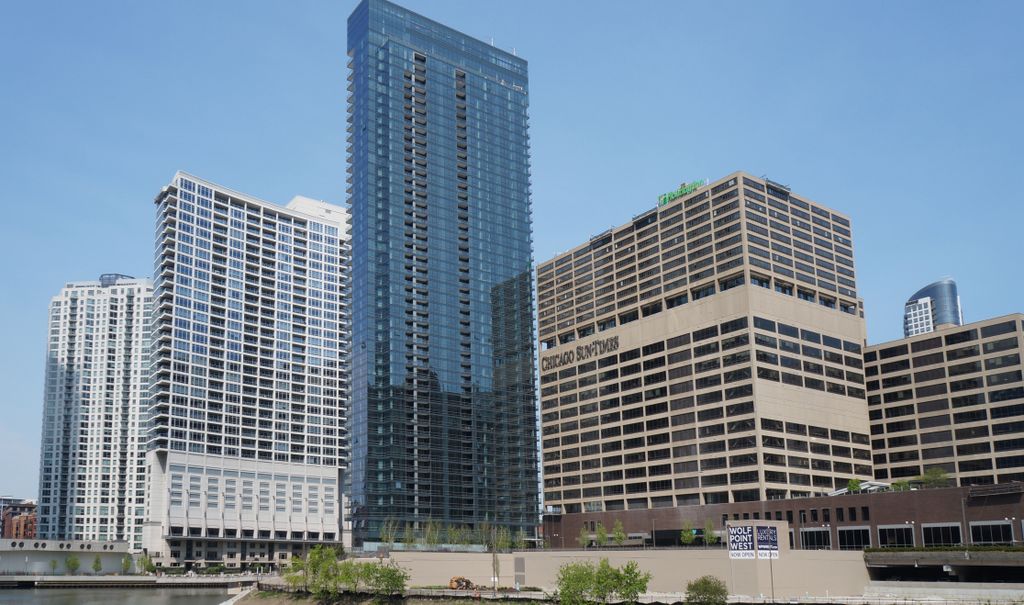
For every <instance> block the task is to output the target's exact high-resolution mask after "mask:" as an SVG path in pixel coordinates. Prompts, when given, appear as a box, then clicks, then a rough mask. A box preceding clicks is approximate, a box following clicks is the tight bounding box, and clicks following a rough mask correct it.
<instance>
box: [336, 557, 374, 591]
mask: <svg viewBox="0 0 1024 605" xmlns="http://www.w3.org/2000/svg"><path fill="white" fill-rule="evenodd" d="M372 565H374V564H373V563H360V562H358V561H353V560H352V559H348V560H346V561H342V562H341V563H339V564H338V583H339V584H341V585H342V586H344V587H345V590H347V591H349V592H359V589H360V588H361V587H362V586H363V585H364V584H366V582H367V580H368V579H369V577H370V573H371V570H370V566H372Z"/></svg>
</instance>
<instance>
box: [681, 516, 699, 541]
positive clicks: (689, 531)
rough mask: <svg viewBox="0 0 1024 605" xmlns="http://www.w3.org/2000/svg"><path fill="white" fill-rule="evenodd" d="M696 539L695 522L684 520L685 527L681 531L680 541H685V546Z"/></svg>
mask: <svg viewBox="0 0 1024 605" xmlns="http://www.w3.org/2000/svg"><path fill="white" fill-rule="evenodd" d="M696 539H697V532H695V531H693V523H691V522H689V521H684V522H683V529H682V530H680V531H679V541H680V542H682V543H683V546H689V545H691V544H693V541H694V540H696Z"/></svg>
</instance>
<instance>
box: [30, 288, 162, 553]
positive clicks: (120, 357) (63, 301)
mask: <svg viewBox="0 0 1024 605" xmlns="http://www.w3.org/2000/svg"><path fill="white" fill-rule="evenodd" d="M152 296H153V287H152V283H151V282H150V281H149V280H144V279H134V278H130V277H127V276H122V275H113V274H111V275H104V276H102V277H101V279H100V281H85V282H73V283H69V284H67V285H66V286H65V287H64V288H63V289H62V290H61V292H60V294H58V295H57V296H55V297H54V298H53V299H52V300H51V302H50V313H49V331H48V338H49V340H48V344H47V361H46V382H45V387H44V403H43V426H42V447H41V454H40V473H39V475H40V477H39V508H38V515H39V519H38V532H39V537H40V538H44V539H49V540H90V541H98V542H108V541H109V542H115V541H124V542H127V543H128V545H129V548H131V549H136V550H137V549H140V548H141V547H142V522H143V513H144V505H143V498H144V493H145V492H144V490H145V447H144V435H143V433H144V426H143V425H144V423H145V419H144V413H145V409H146V406H147V398H148V366H149V329H150V320H149V314H150V309H151V306H152V300H153V299H152Z"/></svg>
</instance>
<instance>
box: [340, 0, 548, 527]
mask: <svg viewBox="0 0 1024 605" xmlns="http://www.w3.org/2000/svg"><path fill="white" fill-rule="evenodd" d="M348 54H349V57H350V62H349V67H350V70H351V71H350V75H349V81H350V84H349V91H350V92H351V96H350V98H349V123H348V133H349V138H348V144H349V160H348V162H349V165H348V183H349V185H350V188H349V193H350V202H351V208H352V224H353V231H352V248H353V255H354V259H355V264H354V266H353V322H354V329H353V380H352V384H353V398H352V498H353V513H354V514H353V519H354V523H355V530H354V537H355V540H356V542H357V543H359V542H362V541H370V542H372V541H374V540H376V539H377V538H378V536H379V529H380V527H381V525H382V524H383V523H386V522H389V521H390V522H395V523H400V524H403V525H404V524H407V523H412V524H413V525H414V527H422V526H423V524H424V523H425V522H428V521H434V522H437V523H442V524H466V525H470V526H475V527H477V528H479V526H481V525H482V524H485V523H487V524H493V525H496V526H497V525H500V526H505V527H508V528H509V529H511V530H512V531H517V530H518V529H523V530H525V531H527V532H530V531H532V528H533V526H535V525H536V520H537V515H538V494H537V456H536V453H535V451H536V428H535V417H536V401H535V396H534V386H533V379H534V374H533V352H534V348H533V340H532V304H533V303H532V299H533V293H532V280H531V263H532V259H531V254H532V253H531V246H532V244H531V214H530V173H529V145H528V143H529V141H528V137H527V105H528V98H529V97H528V94H527V69H526V61H524V60H523V59H521V58H519V57H516V56H514V55H513V54H511V53H507V52H504V51H502V50H499V49H497V48H495V47H494V46H492V45H489V44H486V43H484V42H481V41H479V40H476V39H474V38H470V37H468V36H466V35H463V34H461V33H459V32H457V31H455V30H453V29H450V28H448V27H445V26H443V25H441V24H439V23H436V22H434V21H431V20H430V19H427V18H425V17H422V16H420V15H417V14H415V13H412V12H410V11H407V10H405V9H403V8H401V7H399V6H396V5H394V4H391V3H389V2H386V1H384V0H364V2H362V3H361V4H359V6H358V7H357V8H356V9H355V11H354V12H353V13H352V15H351V16H350V17H349V21H348Z"/></svg>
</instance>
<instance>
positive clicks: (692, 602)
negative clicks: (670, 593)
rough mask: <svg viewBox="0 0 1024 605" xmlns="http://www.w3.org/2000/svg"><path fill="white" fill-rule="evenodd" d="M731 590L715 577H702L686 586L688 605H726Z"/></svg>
mask: <svg viewBox="0 0 1024 605" xmlns="http://www.w3.org/2000/svg"><path fill="white" fill-rule="evenodd" d="M728 598H729V589H728V588H726V586H725V582H723V581H721V580H719V579H718V578H716V577H715V576H701V577H699V578H697V579H696V580H694V581H692V582H689V583H687V585H686V602H687V604H688V605H725V603H726V601H727V600H728Z"/></svg>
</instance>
